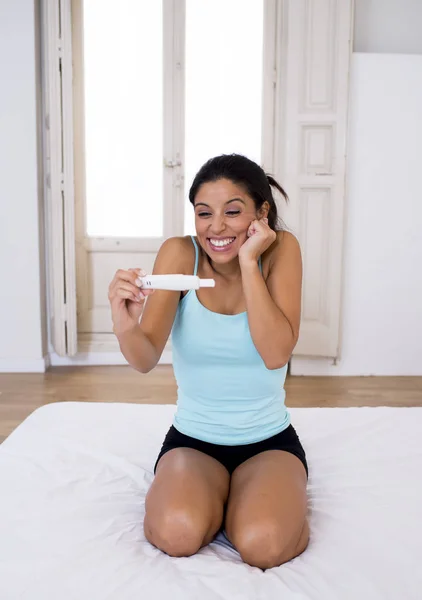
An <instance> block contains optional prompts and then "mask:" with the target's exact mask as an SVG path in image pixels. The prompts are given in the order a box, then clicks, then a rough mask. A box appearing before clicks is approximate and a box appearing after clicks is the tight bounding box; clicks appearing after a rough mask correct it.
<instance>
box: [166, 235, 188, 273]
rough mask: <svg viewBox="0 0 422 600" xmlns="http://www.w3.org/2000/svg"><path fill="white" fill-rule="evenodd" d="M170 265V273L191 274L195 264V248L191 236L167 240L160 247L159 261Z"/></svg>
mask: <svg viewBox="0 0 422 600" xmlns="http://www.w3.org/2000/svg"><path fill="white" fill-rule="evenodd" d="M158 259H159V261H160V263H162V264H163V263H164V264H166V265H168V269H169V270H168V271H167V272H168V273H171V272H173V273H174V272H178V273H182V274H187V275H189V274H191V273H192V272H193V265H194V263H195V247H194V245H193V242H192V238H191V236H190V235H186V236H183V237H170V238H167V239H166V240H165V241H164V242H163V243H162V244H161V247H160V250H159V252H158V257H157V260H158Z"/></svg>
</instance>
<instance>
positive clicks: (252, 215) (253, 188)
mask: <svg viewBox="0 0 422 600" xmlns="http://www.w3.org/2000/svg"><path fill="white" fill-rule="evenodd" d="M271 186H273V187H275V188H276V189H277V190H278V191H279V192H280V193H281V194H282V195H283V196H284V198H285V199H286V200H287V194H286V192H285V191H284V190H283V188H282V187H281V186H280V185H279V184H278V183H277V182H276V181H275V180H274V179H273V178H272V177H270V176H268V175H266V174H265V173H264V171H263V170H262V169H261V167H259V166H258V165H257V164H256V163H255V162H254V161H252V160H250V159H248V158H246V157H245V156H241V155H238V154H231V155H222V156H218V157H215V158H212V159H211V160H209V161H208V162H206V163H205V164H204V165H203V166H202V167H201V169H200V170H199V172H198V174H197V175H196V177H195V179H194V181H193V183H192V187H191V189H190V192H189V200H190V202H191V203H192V205H193V206H194V209H195V229H196V233H197V236H198V241H199V242H200V244H201V245H202V246H203V247H204V248H205V247H207V248H208V250H209V251H211V252H213V253H218V254H223V253H224V257H222V260H224V261H226V260H227V258H228V257H230V256H231V257H234V256H236V255H237V254H238V253H239V250H240V247H241V246H242V244H244V243H245V241H246V239H247V237H248V235H250V233H251V232H252V231H253V228H252V229H251V228H250V225H251V223H252V222H253V221H254V220H255V219H256V218H258V219H262V218H266V219H267V220H268V225H269V228H270V229H272V230H273V231H275V230H276V229H278V228H281V223H282V222H281V219H279V217H278V214H277V206H276V203H275V201H274V198H273V195H272V191H271ZM274 239H275V238H274ZM274 239H273V241H274ZM216 259H217V260H218V261H219V259H218V258H217V257H216Z"/></svg>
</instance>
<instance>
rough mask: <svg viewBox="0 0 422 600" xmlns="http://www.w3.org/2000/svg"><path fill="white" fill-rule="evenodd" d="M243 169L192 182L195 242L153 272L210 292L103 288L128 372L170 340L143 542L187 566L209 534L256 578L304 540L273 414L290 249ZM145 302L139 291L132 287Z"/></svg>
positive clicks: (294, 451)
mask: <svg viewBox="0 0 422 600" xmlns="http://www.w3.org/2000/svg"><path fill="white" fill-rule="evenodd" d="M271 187H275V188H277V189H278V190H279V192H281V193H282V194H283V195H284V196H285V197H286V198H287V196H286V194H285V192H284V190H283V189H282V188H281V186H280V185H279V184H277V183H276V182H275V180H274V179H272V178H271V177H268V176H267V175H266V174H265V172H264V171H263V170H262V169H261V167H259V166H258V165H257V164H256V163H254V162H253V161H251V160H249V159H248V158H246V157H245V156H241V155H238V154H231V155H222V156H217V157H215V158H213V159H211V160H209V161H208V162H206V163H205V165H203V167H202V168H201V169H200V171H199V172H198V174H197V175H196V177H195V178H194V181H193V184H192V187H191V190H190V194H189V199H190V201H191V203H192V204H193V206H194V210H195V228H196V236H195V237H194V236H192V237H191V236H186V237H183V238H170V239H169V240H167V241H166V242H165V243H164V244H163V246H162V247H161V249H160V251H159V253H158V257H157V260H156V263H155V266H154V273H156V274H169V273H182V274H187V275H192V274H194V275H198V276H200V277H201V278H205V279H209V278H212V279H214V280H215V287H214V288H208V289H207V288H204V289H202V288H201V289H199V290H198V291H197V292H196V291H195V290H191V291H188V292H187V293H185V294H184V295H183V294H182V295H181V294H180V293H178V292H175V291H164V290H158V289H157V290H156V291H155V293H154V294H153V295H152V296H151V295H150V296H149V297H148V301H147V303H146V305H145V310H144V311H143V314H142V318H141V321H140V323H139V317H140V315H141V313H142V307H143V304H144V300H145V298H144V294H143V292H144V291H143V290H142V288H141V289H139V285H140V283H139V279H138V276H139V273H138V272H137V271H136V270H132V271H119V272H118V273H117V274H116V277H115V279H114V280H113V282H112V284H111V286H110V301H111V306H112V312H113V321H114V330H115V333H116V335H117V338H118V340H119V343H120V347H121V349H122V352H123V354H124V355H125V357H126V358H127V360H128V362H129V363H130V364H132V366H134V367H135V368H137V369H138V370H140V371H142V372H147V371H150V370H151V369H152V368H153V367H154V366H155V365H156V364H157V362H158V360H159V358H160V355H161V353H162V351H163V349H164V346H165V344H166V342H167V339H168V337H169V335H170V332H172V348H173V366H174V372H175V376H176V379H177V383H178V399H177V411H176V414H175V418H174V422H173V426H172V427H171V428H170V430H169V432H168V434H167V437H166V439H165V441H164V444H163V447H162V449H161V452H160V454H159V456H158V458H157V461H156V465H155V469H154V471H155V472H156V477H155V480H154V482H153V484H152V486H151V489H150V491H149V493H148V496H147V499H146V516H145V522H144V530H145V535H146V537H147V539H148V540H149V541H150V542H151V543H152V544H154V545H155V546H157V547H158V548H160V549H161V550H163V551H164V552H166V553H167V554H170V555H171V556H189V555H191V554H194V553H195V552H197V551H198V550H199V548H200V547H201V546H203V545H205V544H208V543H209V542H210V541H211V540H212V539H213V538H214V536H215V535H216V533H217V532H218V530H219V529H220V528H221V527H225V528H226V533H227V535H228V538H229V539H230V540H231V542H232V543H233V544H234V545H235V547H236V548H237V549H238V551H239V552H240V555H241V556H242V558H243V559H244V560H245V561H246V562H248V563H249V564H251V565H254V566H259V567H261V568H269V567H272V566H276V565H280V564H281V563H283V562H286V561H287V560H290V559H291V558H293V557H294V556H297V555H298V554H299V553H300V552H302V551H303V550H304V549H305V548H306V546H307V543H308V537H309V531H308V525H307V521H306V505H307V502H306V484H307V463H306V456H305V452H304V449H303V447H302V445H301V443H300V440H299V438H298V437H297V435H296V432H295V430H294V428H293V426H292V425H291V423H290V414H289V412H288V410H287V409H286V406H285V391H284V381H285V378H286V372H287V362H288V360H289V357H290V355H291V353H292V350H293V348H294V346H295V344H296V341H297V339H298V334H299V321H300V303H301V281H302V264H301V256H300V250H299V245H298V243H297V240H296V238H294V237H293V236H292V235H291V234H290V233H288V232H286V231H283V230H279V231H277V228H278V227H279V225H280V222H279V220H278V215H277V208H276V204H275V201H274V198H273V195H272V191H271ZM145 292H146V290H145Z"/></svg>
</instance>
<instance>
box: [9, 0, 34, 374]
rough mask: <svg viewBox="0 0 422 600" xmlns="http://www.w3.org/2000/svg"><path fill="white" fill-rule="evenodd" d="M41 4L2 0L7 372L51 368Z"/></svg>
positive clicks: (19, 0)
mask: <svg viewBox="0 0 422 600" xmlns="http://www.w3.org/2000/svg"><path fill="white" fill-rule="evenodd" d="M35 8H36V5H35V4H34V0H13V2H6V1H3V2H0V81H1V90H2V91H1V94H0V277H1V279H0V371H13V370H22V371H25V370H26V371H39V370H43V369H44V359H43V354H44V346H45V344H44V339H43V319H44V314H45V309H44V303H43V301H42V297H43V293H44V292H43V273H42V269H41V267H40V262H41V261H40V237H41V236H40V230H41V227H40V222H41V221H40V214H41V212H40V203H41V200H42V181H41V178H40V168H39V165H40V163H39V158H40V147H39V146H40V145H39V140H38V136H37V128H39V119H38V116H39V108H40V102H39V98H40V96H39V93H40V86H39V79H40V78H39V61H38V52H37V51H36V20H37V14H36V11H35Z"/></svg>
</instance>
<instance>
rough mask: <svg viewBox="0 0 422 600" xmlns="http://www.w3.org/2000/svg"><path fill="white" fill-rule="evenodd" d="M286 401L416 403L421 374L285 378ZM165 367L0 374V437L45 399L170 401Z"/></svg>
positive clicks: (420, 397)
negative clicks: (142, 370)
mask: <svg viewBox="0 0 422 600" xmlns="http://www.w3.org/2000/svg"><path fill="white" fill-rule="evenodd" d="M286 393H287V400H286V404H287V405H288V406H292V407H293V406H295V407H296V406H304V407H305V406H422V377H288V378H287V381H286ZM175 400H176V383H175V380H174V376H173V370H172V368H171V367H167V366H161V367H157V368H156V369H155V370H154V371H152V372H151V373H149V374H148V375H141V374H140V373H137V372H136V371H134V370H133V369H131V368H130V367H125V366H122V367H117V366H116V367H60V368H54V369H51V370H50V371H48V372H47V373H45V374H40V375H38V374H34V375H32V374H31V375H30V374H10V375H9V374H0V441H2V440H3V439H4V438H5V437H7V436H8V435H9V433H11V432H12V431H13V429H15V427H17V426H18V425H19V423H21V422H22V421H23V420H24V419H25V418H26V417H27V416H28V415H29V414H30V413H31V412H32V411H34V410H35V409H36V408H38V407H39V406H42V405H43V404H48V403H50V402H66V401H79V402H134V403H139V404H146V403H152V404H171V403H174V402H175Z"/></svg>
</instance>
